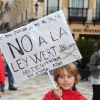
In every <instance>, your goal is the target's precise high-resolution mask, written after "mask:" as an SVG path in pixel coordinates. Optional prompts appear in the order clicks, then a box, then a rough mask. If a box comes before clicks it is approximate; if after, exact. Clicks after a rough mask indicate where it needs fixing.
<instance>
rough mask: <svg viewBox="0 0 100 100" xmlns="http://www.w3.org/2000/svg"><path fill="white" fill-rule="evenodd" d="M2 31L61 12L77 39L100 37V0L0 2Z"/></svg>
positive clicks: (0, 30)
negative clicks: (0, 3) (0, 4)
mask: <svg viewBox="0 0 100 100" xmlns="http://www.w3.org/2000/svg"><path fill="white" fill-rule="evenodd" d="M0 1H1V2H3V4H2V6H0V9H1V12H0V23H1V24H0V32H7V31H10V30H13V29H15V28H18V27H20V26H23V25H26V24H28V23H29V22H31V21H34V20H37V19H39V18H42V17H44V16H46V15H48V14H51V13H53V12H55V11H58V10H60V9H62V10H63V12H64V14H65V18H66V21H67V23H68V24H69V28H70V30H71V33H72V34H73V36H74V38H75V39H77V38H78V37H82V38H86V37H91V38H96V39H99V38H100V0H0Z"/></svg>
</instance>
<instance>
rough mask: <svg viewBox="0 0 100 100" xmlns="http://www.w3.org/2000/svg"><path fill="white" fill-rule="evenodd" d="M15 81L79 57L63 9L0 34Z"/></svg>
mask: <svg viewBox="0 0 100 100" xmlns="http://www.w3.org/2000/svg"><path fill="white" fill-rule="evenodd" d="M0 47H1V50H2V52H3V54H4V56H5V58H6V60H7V63H8V65H9V67H10V69H11V72H12V74H13V76H14V79H15V81H23V80H26V79H28V78H31V77H34V76H37V75H40V74H42V73H44V72H46V71H47V70H52V69H55V68H57V67H60V66H62V65H65V64H68V63H70V62H72V61H75V60H78V59H81V55H80V52H79V50H78V48H77V45H76V43H75V41H74V39H73V37H72V35H71V33H70V30H69V27H68V25H67V23H66V19H65V17H64V15H63V12H62V11H58V12H55V13H53V14H51V15H48V16H46V17H43V18H41V19H39V20H37V21H35V22H32V23H30V24H28V25H26V26H23V27H20V28H18V29H15V30H13V31H11V32H8V33H6V34H4V35H3V36H1V37H0Z"/></svg>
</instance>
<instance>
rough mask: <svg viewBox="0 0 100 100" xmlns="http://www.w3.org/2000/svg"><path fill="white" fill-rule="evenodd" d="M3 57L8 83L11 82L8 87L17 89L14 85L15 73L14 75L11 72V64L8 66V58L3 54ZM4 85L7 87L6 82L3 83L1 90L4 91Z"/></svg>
mask: <svg viewBox="0 0 100 100" xmlns="http://www.w3.org/2000/svg"><path fill="white" fill-rule="evenodd" d="M0 53H1V54H2V52H1V51H0ZM2 59H3V61H4V67H5V70H6V71H7V74H8V83H9V87H8V89H9V90H17V88H16V87H14V78H13V75H12V73H11V71H10V69H9V66H8V64H7V62H6V60H5V58H4V56H3V55H2ZM4 87H5V84H2V85H1V86H0V90H1V92H4Z"/></svg>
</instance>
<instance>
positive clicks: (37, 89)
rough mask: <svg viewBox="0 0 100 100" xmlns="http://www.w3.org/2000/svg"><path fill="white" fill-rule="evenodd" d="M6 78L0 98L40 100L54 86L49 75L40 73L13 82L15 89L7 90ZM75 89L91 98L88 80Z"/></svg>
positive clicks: (89, 99) (7, 99)
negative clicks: (27, 78) (18, 81)
mask: <svg viewBox="0 0 100 100" xmlns="http://www.w3.org/2000/svg"><path fill="white" fill-rule="evenodd" d="M7 81H8V79H7V77H6V82H5V84H6V86H5V92H3V93H1V92H0V96H1V97H0V100H42V98H43V96H44V94H45V93H46V92H47V91H48V90H51V89H53V88H54V86H53V84H52V82H51V80H50V78H49V76H48V75H47V74H42V75H39V76H37V77H34V78H31V79H29V80H26V81H24V82H20V83H15V86H16V87H18V90H17V91H9V90H8V82H7ZM77 89H78V90H79V91H80V92H81V93H82V94H83V95H84V96H85V97H86V98H88V100H92V87H91V83H90V77H89V80H88V81H86V80H82V81H81V82H80V83H79V84H78V85H77Z"/></svg>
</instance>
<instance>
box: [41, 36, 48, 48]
mask: <svg viewBox="0 0 100 100" xmlns="http://www.w3.org/2000/svg"><path fill="white" fill-rule="evenodd" d="M42 43H46V44H47V42H46V41H45V40H44V39H43V38H42V37H40V36H39V46H41V44H42Z"/></svg>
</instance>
